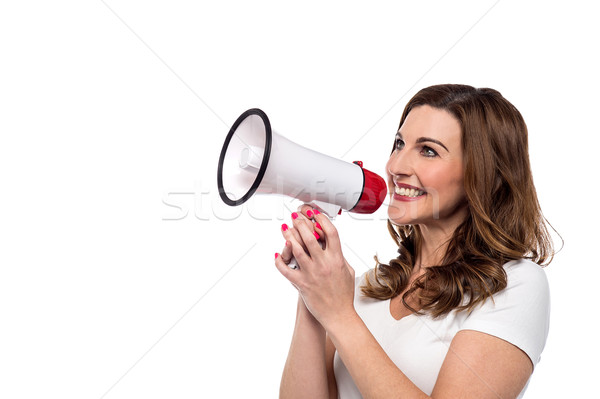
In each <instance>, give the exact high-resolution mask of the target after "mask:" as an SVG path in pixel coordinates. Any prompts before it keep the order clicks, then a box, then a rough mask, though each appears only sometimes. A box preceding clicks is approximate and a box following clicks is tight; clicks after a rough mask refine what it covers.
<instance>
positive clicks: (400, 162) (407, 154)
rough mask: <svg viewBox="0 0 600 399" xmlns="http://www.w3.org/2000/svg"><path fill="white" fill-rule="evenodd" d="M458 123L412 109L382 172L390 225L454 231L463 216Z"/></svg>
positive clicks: (430, 109)
mask: <svg viewBox="0 0 600 399" xmlns="http://www.w3.org/2000/svg"><path fill="white" fill-rule="evenodd" d="M461 136H462V134H461V127H460V123H459V122H458V120H456V118H454V117H453V116H452V115H451V114H450V113H448V112H447V111H445V110H440V109H436V108H433V107H430V106H428V105H423V106H418V107H416V108H413V109H412V110H411V111H410V113H409V114H408V116H407V117H406V119H405V121H404V124H403V125H402V127H401V128H400V131H399V132H398V134H397V135H396V141H395V147H394V152H393V153H392V155H391V157H390V159H389V161H388V163H387V166H386V169H387V174H388V188H389V190H390V195H391V201H390V206H389V208H388V217H389V219H390V221H391V222H392V223H393V224H396V225H405V224H412V225H416V224H419V225H425V226H431V227H433V226H436V225H437V226H440V227H456V226H458V224H460V222H462V220H464V218H465V216H466V214H467V201H466V197H465V191H464V186H463V151H462V137H461Z"/></svg>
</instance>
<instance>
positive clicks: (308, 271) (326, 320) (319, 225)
mask: <svg viewBox="0 0 600 399" xmlns="http://www.w3.org/2000/svg"><path fill="white" fill-rule="evenodd" d="M292 219H293V227H287V225H283V226H282V233H283V236H284V237H285V239H286V246H285V247H284V249H283V251H282V253H281V255H279V256H277V257H276V259H275V265H276V266H277V269H278V270H279V271H280V272H281V274H283V276H284V277H285V278H287V279H288V280H289V281H290V282H291V283H292V284H293V285H294V286H295V287H296V288H297V289H298V291H299V293H300V295H301V296H302V299H303V300H304V303H305V304H306V307H307V308H308V310H309V311H310V312H311V313H312V314H313V315H314V317H315V318H316V319H317V320H318V321H319V322H320V323H321V325H323V327H325V329H327V327H328V325H329V324H331V323H337V322H339V321H342V320H343V319H344V318H346V317H348V316H352V315H354V314H355V310H354V303H353V302H354V270H353V269H352V267H350V265H349V264H348V263H347V262H346V259H344V255H343V254H342V248H341V244H340V240H339V236H338V233H337V229H336V228H335V227H334V226H333V224H332V223H331V221H330V220H329V218H328V217H327V216H325V215H323V214H321V213H319V212H318V211H316V210H313V209H311V208H310V207H309V206H304V207H303V208H302V212H300V213H294V214H292ZM313 221H314V222H315V223H314V224H313ZM286 227H287V228H286ZM321 243H323V244H324V245H323V246H322V245H321ZM291 255H293V256H294V257H295V258H296V261H297V262H298V265H299V267H298V269H291V268H290V267H288V265H287V262H289V260H290V258H291Z"/></svg>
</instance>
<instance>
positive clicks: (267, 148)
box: [217, 108, 272, 206]
mask: <svg viewBox="0 0 600 399" xmlns="http://www.w3.org/2000/svg"><path fill="white" fill-rule="evenodd" d="M250 115H258V116H260V118H261V119H262V121H263V123H264V124H265V134H266V137H265V149H264V152H263V159H262V163H261V164H260V169H259V171H258V174H257V175H256V179H255V180H254V183H252V186H251V187H250V189H249V190H248V192H247V193H246V194H244V196H243V197H242V198H240V199H238V200H232V199H231V198H229V197H228V196H227V193H226V192H225V188H224V187H223V161H225V153H226V152H227V147H229V142H230V141H231V139H232V137H233V135H234V133H235V131H236V130H237V128H238V127H239V126H240V124H241V123H242V122H243V121H244V119H246V118H247V117H249V116H250ZM271 141H272V134H271V123H270V122H269V118H267V114H265V113H264V112H263V111H262V110H260V109H258V108H252V109H249V110H247V111H246V112H244V113H243V114H241V115H240V116H239V117H238V118H237V120H236V121H235V123H234V124H233V126H232V127H231V129H230V130H229V133H227V138H225V143H224V144H223V148H222V149H221V155H220V156H219V167H218V170H217V184H218V186H219V195H220V196H221V199H222V200H223V202H225V203H226V204H227V205H230V206H237V205H241V204H243V203H244V202H246V201H248V198H250V197H252V195H253V194H254V193H255V192H256V190H257V189H258V186H260V183H261V181H262V179H263V176H264V175H265V172H266V171H267V165H268V163H269V156H270V154H271Z"/></svg>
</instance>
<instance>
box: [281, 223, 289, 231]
mask: <svg viewBox="0 0 600 399" xmlns="http://www.w3.org/2000/svg"><path fill="white" fill-rule="evenodd" d="M287 229H288V225H287V224H285V223H284V224H282V225H281V230H283V231H286V230H287Z"/></svg>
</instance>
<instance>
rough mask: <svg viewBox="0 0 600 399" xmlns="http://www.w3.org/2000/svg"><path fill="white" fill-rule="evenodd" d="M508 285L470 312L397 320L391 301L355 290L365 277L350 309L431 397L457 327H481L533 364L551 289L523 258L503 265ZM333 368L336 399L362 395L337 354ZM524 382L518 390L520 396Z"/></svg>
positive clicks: (544, 334)
mask: <svg viewBox="0 0 600 399" xmlns="http://www.w3.org/2000/svg"><path fill="white" fill-rule="evenodd" d="M504 270H506V274H507V277H508V284H507V287H506V288H505V289H504V290H502V291H500V292H498V293H497V294H495V295H494V296H493V299H494V300H493V301H492V300H489V299H488V300H487V301H485V302H484V303H483V305H482V306H477V307H475V309H474V310H473V311H472V312H471V314H467V312H456V311H453V312H450V313H449V314H448V315H446V316H444V317H441V318H439V319H433V318H431V317H429V316H428V315H422V316H421V315H415V314H411V315H408V316H405V317H403V318H401V319H400V320H396V319H394V318H393V317H392V315H391V314H390V300H389V299H388V300H385V301H382V300H378V299H373V298H366V297H364V296H363V295H362V293H361V292H360V288H359V287H360V285H362V283H363V280H364V278H365V275H363V276H362V277H360V278H357V279H356V289H355V295H354V307H355V308H356V311H357V312H358V314H359V316H360V317H361V318H362V320H363V321H364V323H365V324H366V325H367V327H368V328H369V330H370V331H371V334H373V336H374V337H375V339H376V340H377V342H379V344H380V345H381V347H382V348H383V350H384V351H385V352H386V353H387V355H388V356H389V357H390V359H391V360H392V361H393V362H394V363H395V364H396V366H398V368H399V369H400V370H401V371H402V372H403V373H404V374H405V375H406V376H407V377H408V378H409V379H410V380H411V381H412V382H413V383H414V384H415V385H416V386H418V387H419V388H420V389H421V390H422V391H423V392H425V393H426V394H428V395H430V394H431V391H432V390H433V387H434V385H435V382H436V380H437V376H438V374H439V371H440V368H441V366H442V362H443V361H444V358H445V357H446V353H448V348H449V347H450V342H451V341H452V338H454V336H455V335H456V333H458V332H459V331H461V330H476V331H481V332H484V333H487V334H490V335H493V336H496V337H498V338H501V339H503V340H505V341H508V342H510V343H512V344H513V345H515V346H517V347H518V348H520V349H521V350H522V351H524V352H525V353H526V354H527V355H528V356H529V358H530V359H531V362H532V363H533V365H534V367H535V365H536V364H537V363H538V362H539V360H540V354H541V353H542V350H543V349H544V345H545V344H546V337H547V336H548V326H549V319H550V293H549V288H548V281H547V279H546V274H545V272H544V270H543V269H542V268H541V267H540V266H539V265H537V264H535V263H533V262H531V261H528V260H519V261H511V262H508V263H506V264H505V265H504ZM334 371H335V378H336V381H337V386H338V393H339V398H340V399H355V398H356V399H358V398H362V396H361V395H360V392H359V391H358V389H357V388H356V385H355V384H354V381H353V380H352V377H351V376H350V374H349V373H348V370H347V369H346V367H345V366H344V363H343V362H342V361H341V359H340V357H339V356H338V354H337V352H336V354H335V357H334ZM526 389H527V386H525V388H523V391H521V394H520V395H519V398H521V397H523V394H524V392H525V390H526Z"/></svg>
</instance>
